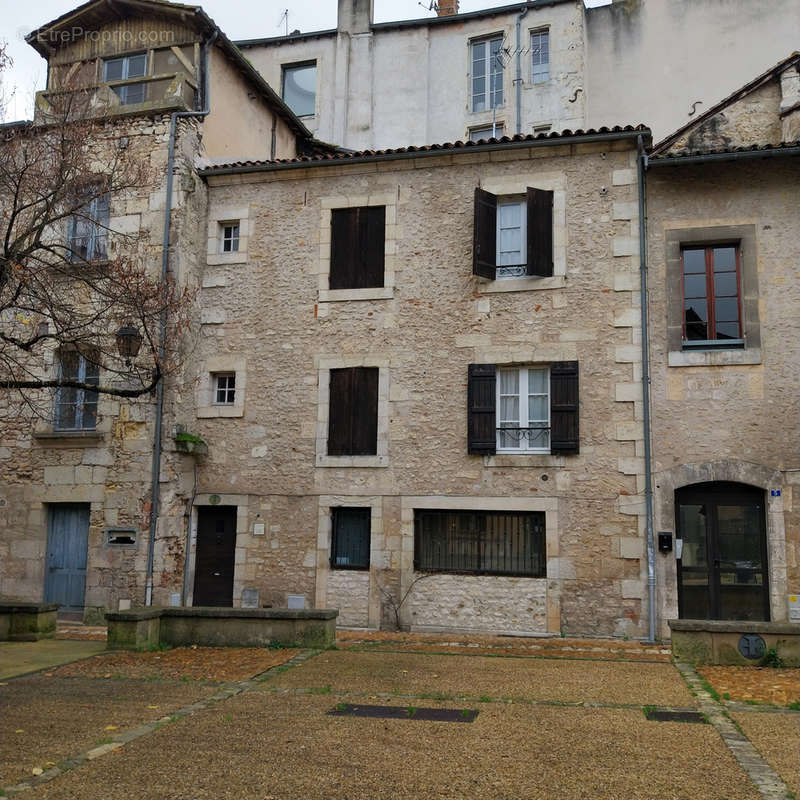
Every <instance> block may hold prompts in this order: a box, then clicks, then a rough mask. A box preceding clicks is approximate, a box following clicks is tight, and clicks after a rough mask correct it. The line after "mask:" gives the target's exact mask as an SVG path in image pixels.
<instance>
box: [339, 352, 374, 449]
mask: <svg viewBox="0 0 800 800" xmlns="http://www.w3.org/2000/svg"><path fill="white" fill-rule="evenodd" d="M377 452H378V368H377V367H350V368H348V369H332V370H331V372H330V400H329V403H328V455H329V456H374V455H375V454H376V453H377Z"/></svg>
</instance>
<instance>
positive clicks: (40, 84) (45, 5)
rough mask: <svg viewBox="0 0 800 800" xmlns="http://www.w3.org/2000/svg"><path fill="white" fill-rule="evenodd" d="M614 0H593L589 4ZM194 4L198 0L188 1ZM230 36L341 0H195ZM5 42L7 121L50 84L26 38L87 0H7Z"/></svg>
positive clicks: (326, 15)
mask: <svg viewBox="0 0 800 800" xmlns="http://www.w3.org/2000/svg"><path fill="white" fill-rule="evenodd" d="M608 1H609V0H587V2H586V4H587V5H598V4H604V3H606V2H608ZM183 2H185V3H187V4H191V3H192V0H183ZM195 2H197V3H198V4H199V5H202V6H203V9H204V10H205V12H206V13H207V14H208V15H209V16H210V17H211V18H212V19H213V20H214V22H216V23H217V25H219V27H220V28H222V30H223V31H224V32H225V33H226V34H227V36H228V37H229V38H230V39H233V40H236V39H257V38H266V37H270V36H281V35H283V34H284V33H285V32H286V23H285V20H284V18H283V15H284V11H286V10H287V9H288V12H289V31H293V30H296V29H299V30H301V31H303V32H304V33H305V32H308V31H318V30H325V29H326V28H335V27H336V7H337V0H199V2H198V0H195ZM374 3H375V6H374V8H375V11H374V17H375V22H389V21H391V20H399V19H421V18H424V17H434V16H436V12H435V11H433V10H430V0H425V2H421V1H420V0H374ZM3 5H4V6H5V8H4V9H3V11H2V15H1V17H0V41H4V42H6V43H7V45H8V55H10V56H11V58H12V60H13V66H12V68H11V69H10V70H9V71H8V73H4V75H3V91H4V94H5V95H6V96H7V95H8V94H9V93H10V92H12V91H13V95H12V96H11V98H10V101H9V103H8V108H7V110H6V114H5V117H6V120H14V119H27V118H30V116H31V114H32V113H33V95H34V93H35V92H36V91H39V90H41V89H44V84H45V80H46V75H47V67H46V65H45V62H44V59H42V58H41V57H40V56H39V55H38V53H37V52H36V51H35V50H34V49H33V48H32V47H31V46H30V45H28V44H26V42H25V35H26V34H28V33H30V32H31V31H32V30H34V29H35V28H37V27H39V26H41V25H44V24H45V23H47V22H49V21H50V20H52V19H55V18H56V17H59V16H61V15H62V14H65V13H66V12H67V11H69V10H71V9H73V8H75V7H76V6H78V5H81V0H34V2H28V3H24V2H14V0H3ZM504 5H511V2H510V0H461V2H460V6H459V10H460V12H461V13H466V12H469V11H478V10H480V9H485V8H492V7H495V6H504Z"/></svg>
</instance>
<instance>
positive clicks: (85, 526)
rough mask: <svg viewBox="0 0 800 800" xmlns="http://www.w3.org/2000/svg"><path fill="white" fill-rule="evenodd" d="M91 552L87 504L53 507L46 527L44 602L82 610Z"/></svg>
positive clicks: (60, 504) (57, 505)
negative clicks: (88, 559)
mask: <svg viewBox="0 0 800 800" xmlns="http://www.w3.org/2000/svg"><path fill="white" fill-rule="evenodd" d="M88 550H89V505H88V503H79V504H78V503H76V504H71V503H69V504H68V503H58V504H54V505H51V506H50V511H49V518H48V525H47V573H46V575H45V581H44V600H45V602H46V603H58V605H59V606H61V608H62V609H63V610H65V611H80V610H81V609H83V596H84V593H85V590H86V556H87V553H88Z"/></svg>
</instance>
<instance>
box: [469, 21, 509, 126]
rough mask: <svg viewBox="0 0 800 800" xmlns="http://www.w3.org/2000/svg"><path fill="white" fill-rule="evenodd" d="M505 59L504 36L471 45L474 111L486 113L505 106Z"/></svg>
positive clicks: (481, 40) (482, 40)
mask: <svg viewBox="0 0 800 800" xmlns="http://www.w3.org/2000/svg"><path fill="white" fill-rule="evenodd" d="M504 58H505V53H504V51H503V37H502V36H493V37H492V38H490V39H480V40H479V41H475V42H472V43H471V44H470V64H471V76H472V110H473V111H486V110H487V109H490V108H500V107H501V106H502V105H503V69H504Z"/></svg>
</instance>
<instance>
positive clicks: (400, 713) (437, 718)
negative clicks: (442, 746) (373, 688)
mask: <svg viewBox="0 0 800 800" xmlns="http://www.w3.org/2000/svg"><path fill="white" fill-rule="evenodd" d="M328 714H329V716H332V717H371V718H372V719H419V720H427V721H428V722H473V721H474V720H475V717H477V716H478V712H477V711H472V710H471V709H468V708H417V707H416V706H361V705H353V704H352V703H339V705H338V706H336V708H334V709H332V710H331V711H329V712H328Z"/></svg>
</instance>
